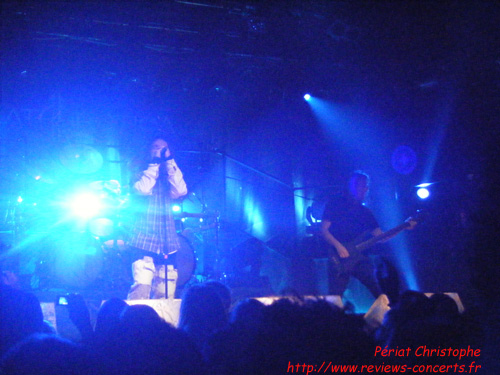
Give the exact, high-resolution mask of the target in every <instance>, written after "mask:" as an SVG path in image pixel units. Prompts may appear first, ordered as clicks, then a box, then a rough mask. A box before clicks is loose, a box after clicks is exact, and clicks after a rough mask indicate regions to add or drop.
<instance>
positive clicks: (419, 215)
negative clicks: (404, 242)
mask: <svg viewBox="0 0 500 375" xmlns="http://www.w3.org/2000/svg"><path fill="white" fill-rule="evenodd" d="M424 214H425V213H424V212H423V211H422V210H417V212H416V213H415V215H413V216H410V217H409V218H408V219H406V220H405V223H407V224H408V227H407V229H410V230H411V229H413V228H415V226H416V225H417V224H418V223H420V222H422V221H423V220H424Z"/></svg>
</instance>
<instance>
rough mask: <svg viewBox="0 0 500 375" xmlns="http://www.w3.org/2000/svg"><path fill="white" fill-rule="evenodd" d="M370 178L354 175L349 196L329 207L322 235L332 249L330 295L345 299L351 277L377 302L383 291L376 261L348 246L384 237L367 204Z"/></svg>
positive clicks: (324, 217) (332, 201)
mask: <svg viewBox="0 0 500 375" xmlns="http://www.w3.org/2000/svg"><path fill="white" fill-rule="evenodd" d="M369 184H370V178H369V176H368V175H367V174H365V173H364V172H361V171H356V172H354V173H352V175H351V177H350V179H349V185H348V192H347V193H345V194H344V195H342V196H341V197H337V198H336V199H333V200H331V201H330V202H328V204H327V205H326V207H325V210H324V212H323V218H322V222H321V235H322V237H323V238H324V239H325V241H326V242H327V244H328V245H329V253H328V257H329V259H330V262H329V263H330V266H329V287H330V293H331V294H336V295H342V294H343V293H344V292H345V289H346V288H347V283H348V282H349V278H350V277H351V276H353V277H355V278H356V279H358V280H359V281H360V282H361V283H362V284H363V285H365V286H366V287H367V288H368V290H369V291H370V292H371V293H372V294H373V296H374V297H375V298H377V297H378V296H379V295H381V294H382V290H381V288H380V285H379V283H378V280H377V278H376V277H375V272H374V271H375V268H374V265H373V262H372V260H371V259H370V258H369V257H367V256H365V255H363V254H356V255H354V254H350V252H349V250H348V248H347V247H348V246H347V244H349V243H350V242H352V241H360V240H363V238H360V237H362V236H363V234H367V235H371V236H377V235H380V234H382V233H383V232H382V230H381V229H380V226H379V224H378V223H377V220H376V219H375V217H374V216H373V213H372V212H371V211H370V210H369V209H368V207H366V206H365V205H364V204H363V201H364V200H365V198H366V195H367V194H368V190H369Z"/></svg>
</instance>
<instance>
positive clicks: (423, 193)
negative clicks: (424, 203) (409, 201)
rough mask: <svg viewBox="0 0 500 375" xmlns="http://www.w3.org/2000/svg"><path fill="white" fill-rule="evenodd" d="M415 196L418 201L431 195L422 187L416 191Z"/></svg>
mask: <svg viewBox="0 0 500 375" xmlns="http://www.w3.org/2000/svg"><path fill="white" fill-rule="evenodd" d="M417 195H418V197H419V198H420V199H427V198H429V195H431V193H430V192H429V190H428V189H426V188H424V187H422V188H420V189H418V190H417Z"/></svg>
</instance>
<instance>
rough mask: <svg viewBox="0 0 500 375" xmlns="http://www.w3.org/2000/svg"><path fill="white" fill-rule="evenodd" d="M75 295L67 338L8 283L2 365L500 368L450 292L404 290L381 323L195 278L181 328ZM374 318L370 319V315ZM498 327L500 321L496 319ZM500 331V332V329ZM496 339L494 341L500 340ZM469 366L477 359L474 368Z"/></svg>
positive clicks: (155, 369) (142, 311)
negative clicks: (94, 308) (72, 329)
mask: <svg viewBox="0 0 500 375" xmlns="http://www.w3.org/2000/svg"><path fill="white" fill-rule="evenodd" d="M68 297H69V301H68V302H69V304H68V309H69V316H70V318H71V320H72V321H73V323H74V324H75V325H76V326H77V327H78V329H79V330H80V332H81V342H77V343H76V342H71V341H69V340H67V339H65V338H62V337H60V336H59V335H58V334H57V333H56V332H55V330H54V328H53V327H51V326H50V324H48V323H47V322H46V321H44V319H43V315H42V310H41V308H40V304H39V301H38V300H37V298H36V297H35V296H34V295H33V294H30V293H26V292H24V291H21V290H18V289H15V288H12V287H10V286H6V285H2V286H1V289H0V316H1V319H0V332H1V335H0V354H1V362H0V369H1V370H0V371H1V373H2V374H6V375H9V374H30V375H32V374H60V375H65V374H79V375H85V374H120V375H127V374H131V375H132V374H134V375H136V374H201V375H203V374H218V375H219V374H220V375H225V374H284V373H290V372H299V371H302V370H303V369H304V368H303V367H297V365H300V366H302V365H303V364H306V365H316V366H317V367H319V366H320V365H321V364H322V363H327V364H328V363H332V364H337V365H340V364H345V365H352V364H358V365H381V364H384V365H387V364H397V363H399V364H406V365H408V366H411V365H426V364H439V365H445V364H455V363H459V364H461V363H464V364H467V365H468V363H469V362H471V361H472V360H474V361H475V363H476V364H477V365H480V366H481V368H480V370H478V373H481V374H488V373H497V372H496V369H492V368H491V367H488V366H491V363H493V362H491V363H489V362H488V360H487V357H486V355H487V354H488V353H489V354H491V353H494V352H495V350H497V349H498V348H496V349H495V347H494V345H495V343H494V342H492V341H491V340H489V339H488V338H489V337H490V338H491V337H493V335H491V334H488V332H485V325H484V324H481V322H480V321H479V319H478V317H479V316H480V315H481V314H478V313H477V312H475V311H474V309H471V310H466V311H465V312H464V313H460V312H459V310H458V308H457V305H456V303H455V302H454V301H453V300H452V299H451V298H449V297H448V296H446V295H443V294H436V295H434V296H432V297H431V298H428V297H426V296H425V295H424V294H422V293H419V292H414V291H407V292H405V293H403V294H402V295H401V296H400V298H399V301H398V302H397V303H396V304H394V305H391V307H390V310H389V308H387V309H388V310H389V311H388V312H387V313H386V314H385V316H384V318H383V319H382V320H380V321H379V323H378V324H377V323H376V324H374V323H373V322H374V321H375V322H376V321H377V319H375V320H373V319H372V320H370V319H369V318H370V317H367V316H361V315H355V314H347V313H346V312H344V311H343V310H342V309H340V308H338V307H336V306H333V305H331V304H329V303H328V302H327V301H325V300H322V299H317V300H302V299H300V298H283V299H279V300H277V301H275V302H274V303H273V304H272V305H269V306H265V305H263V304H262V303H261V302H259V301H258V300H255V299H246V300H242V301H239V302H237V303H236V304H235V305H233V306H231V303H230V294H229V290H228V289H227V288H226V287H225V286H224V285H222V284H219V283H217V282H209V283H205V284H199V285H194V286H192V287H191V288H189V289H187V290H186V291H185V293H184V295H183V297H182V302H181V310H180V320H179V324H178V327H173V326H172V325H170V324H169V323H166V322H165V321H164V320H162V319H161V318H160V317H159V316H158V314H157V313H156V312H155V311H154V310H153V309H152V308H151V307H149V306H146V305H133V306H129V305H127V304H126V302H125V301H123V300H120V299H110V300H108V301H106V302H105V303H103V304H102V306H101V308H100V310H99V311H98V314H97V318H96V321H95V324H94V325H92V324H91V321H90V314H89V312H88V310H87V308H86V304H85V301H84V300H83V298H82V297H81V296H79V295H70V296H68ZM368 321H369V322H370V324H367V323H368ZM491 329H493V330H495V329H497V331H496V332H498V326H497V327H496V328H495V327H493V326H492V327H491ZM495 337H496V336H495ZM493 341H494V340H493ZM423 345H425V346H426V347H427V348H453V349H458V348H467V347H472V348H474V349H480V350H481V352H480V353H481V355H479V356H476V357H475V358H473V359H472V358H465V359H464V358H462V359H460V361H458V358H456V357H453V356H440V357H435V356H434V357H417V356H412V355H402V356H392V357H391V356H386V357H381V356H380V355H375V349H376V348H377V347H378V348H379V352H380V348H384V349H389V348H394V349H402V348H412V349H413V350H415V349H416V348H417V347H420V346H423ZM467 369H468V368H467Z"/></svg>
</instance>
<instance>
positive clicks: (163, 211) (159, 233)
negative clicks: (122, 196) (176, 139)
mask: <svg viewBox="0 0 500 375" xmlns="http://www.w3.org/2000/svg"><path fill="white" fill-rule="evenodd" d="M165 139H166V137H163V136H156V137H154V139H153V142H152V143H151V144H150V146H149V155H148V156H147V158H146V160H147V162H146V163H144V164H145V165H144V166H143V167H142V168H140V169H139V172H138V173H136V174H135V175H134V176H133V178H132V181H131V184H130V185H131V189H132V191H133V193H134V194H133V195H134V198H135V199H134V201H135V203H134V204H133V205H132V207H133V209H134V210H135V211H134V212H133V213H134V215H135V217H136V220H135V223H134V226H133V230H132V233H131V236H130V240H129V243H128V245H129V248H130V249H131V250H132V253H134V254H138V255H137V256H136V257H135V259H136V260H135V261H134V262H133V263H132V273H133V277H134V284H133V285H132V287H131V288H130V291H129V293H128V297H127V298H128V299H149V298H150V297H151V298H164V297H165V264H166V263H167V262H166V261H165V260H168V259H169V258H171V257H169V255H172V254H175V253H176V252H177V251H178V250H179V247H180V245H179V240H178V238H177V233H176V230H175V223H174V219H173V216H172V207H171V205H172V202H173V200H174V199H177V198H180V197H182V196H184V195H186V194H187V188H186V183H185V182H184V178H183V175H182V172H181V170H180V169H179V167H178V166H177V164H176V162H175V160H174V158H173V155H172V153H171V152H170V149H169V147H168V143H167V141H166V140H165Z"/></svg>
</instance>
